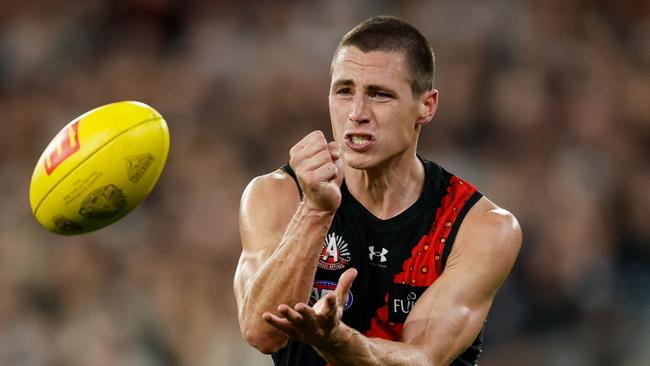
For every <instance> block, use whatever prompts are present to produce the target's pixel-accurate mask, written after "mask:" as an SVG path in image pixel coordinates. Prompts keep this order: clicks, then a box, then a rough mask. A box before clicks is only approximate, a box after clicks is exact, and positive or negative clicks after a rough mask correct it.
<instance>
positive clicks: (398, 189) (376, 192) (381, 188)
mask: <svg viewBox="0 0 650 366" xmlns="http://www.w3.org/2000/svg"><path fill="white" fill-rule="evenodd" d="M424 175H425V174H424V166H423V165H422V163H421V162H420V160H419V159H418V158H417V156H416V155H415V153H413V154H408V155H407V154H405V156H402V157H398V158H395V159H392V160H390V161H388V162H386V163H384V164H382V165H381V166H378V167H374V168H372V169H364V170H359V169H354V168H351V167H349V166H347V165H346V166H345V183H346V185H347V187H348V190H349V191H350V193H351V194H352V196H354V198H356V199H357V201H359V202H360V203H361V204H362V205H363V206H364V207H365V208H366V209H368V211H370V212H371V213H372V214H373V215H375V216H376V217H378V218H380V219H383V220H386V219H390V218H392V217H395V216H397V215H399V214H400V213H402V212H403V211H405V210H406V209H407V208H409V207H410V206H411V205H413V203H415V201H417V199H418V198H419V197H420V194H421V193H422V186H423V183H424Z"/></svg>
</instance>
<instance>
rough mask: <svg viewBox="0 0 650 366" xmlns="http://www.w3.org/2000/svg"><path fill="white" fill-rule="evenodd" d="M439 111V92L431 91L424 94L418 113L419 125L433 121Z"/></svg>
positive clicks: (419, 102) (420, 99)
mask: <svg viewBox="0 0 650 366" xmlns="http://www.w3.org/2000/svg"><path fill="white" fill-rule="evenodd" d="M437 109H438V90H437V89H431V90H429V91H427V92H424V93H423V94H422V95H421V96H420V98H419V101H418V112H419V114H420V118H418V122H417V123H418V125H425V124H427V123H429V121H431V119H432V118H433V116H434V115H435V114H436V110H437Z"/></svg>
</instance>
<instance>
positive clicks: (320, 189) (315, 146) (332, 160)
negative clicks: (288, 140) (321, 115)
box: [289, 131, 343, 211]
mask: <svg viewBox="0 0 650 366" xmlns="http://www.w3.org/2000/svg"><path fill="white" fill-rule="evenodd" d="M289 154H290V155H291V159H290V162H289V164H291V167H292V168H293V170H294V171H295V172H296V176H297V177H298V184H300V188H301V189H302V191H303V193H304V200H305V203H306V204H307V205H308V206H309V207H310V208H313V209H316V210H321V211H335V210H336V209H337V208H338V207H339V205H340V204H341V183H342V182H343V167H342V164H341V160H340V159H339V158H340V156H339V152H338V149H337V147H336V143H335V142H330V143H328V142H327V139H325V135H324V134H323V132H321V131H314V132H312V133H310V134H309V135H307V136H305V137H304V138H303V139H302V140H300V142H298V143H297V144H296V145H294V146H293V147H292V148H291V151H290V152H289Z"/></svg>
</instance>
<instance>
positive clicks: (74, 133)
mask: <svg viewBox="0 0 650 366" xmlns="http://www.w3.org/2000/svg"><path fill="white" fill-rule="evenodd" d="M79 147H80V145H79V121H76V122H75V123H73V124H71V125H70V126H68V127H66V128H64V129H63V130H62V131H61V132H59V134H58V135H56V137H55V138H54V140H52V144H51V145H50V147H49V149H48V151H46V153H45V161H44V162H43V163H44V164H45V171H46V172H47V175H50V174H52V172H53V171H54V169H56V167H58V166H59V165H61V163H62V162H63V161H64V160H65V159H67V158H69V157H70V155H72V154H74V153H75V152H77V151H78V150H79Z"/></svg>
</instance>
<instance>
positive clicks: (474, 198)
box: [441, 191, 483, 271]
mask: <svg viewBox="0 0 650 366" xmlns="http://www.w3.org/2000/svg"><path fill="white" fill-rule="evenodd" d="M482 197H483V194H482V193H481V192H479V191H476V192H474V193H473V194H472V195H471V196H470V197H469V198H468V199H467V202H465V205H463V208H462V209H461V210H460V212H459V213H458V217H457V218H456V221H454V226H452V227H451V231H450V232H449V236H448V237H447V245H445V247H444V248H443V249H442V258H441V262H442V270H443V271H444V270H445V266H446V265H447V258H448V257H449V253H451V248H452V247H453V246H454V241H455V240H456V234H458V229H460V225H461V224H462V223H463V220H464V219H465V216H466V215H467V213H468V212H469V210H470V209H471V208H472V207H474V205H475V204H476V202H478V201H479V200H480V199H481V198H482Z"/></svg>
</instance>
